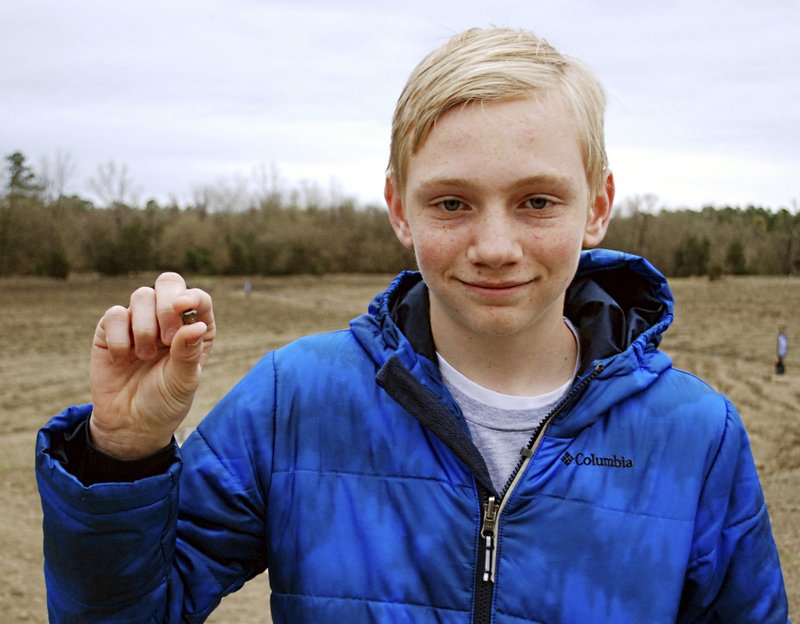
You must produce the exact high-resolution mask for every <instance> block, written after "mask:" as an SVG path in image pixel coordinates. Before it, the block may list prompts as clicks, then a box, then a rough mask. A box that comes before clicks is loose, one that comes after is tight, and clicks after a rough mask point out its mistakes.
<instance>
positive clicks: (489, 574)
mask: <svg viewBox="0 0 800 624" xmlns="http://www.w3.org/2000/svg"><path fill="white" fill-rule="evenodd" d="M496 525H497V499H496V498H495V497H494V496H490V497H489V499H488V500H487V501H486V503H484V505H483V527H482V528H481V537H482V538H483V540H484V550H483V555H484V562H483V581H484V583H493V582H494V570H493V569H492V555H493V554H494V531H495V527H496Z"/></svg>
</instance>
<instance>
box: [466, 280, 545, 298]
mask: <svg viewBox="0 0 800 624" xmlns="http://www.w3.org/2000/svg"><path fill="white" fill-rule="evenodd" d="M459 281H460V282H461V283H462V284H463V285H464V286H466V287H467V288H468V289H470V290H474V291H478V292H481V293H486V294H498V295H500V294H510V293H512V292H514V291H516V290H519V289H521V288H523V287H525V286H527V285H528V284H530V283H532V282H533V280H532V279H530V280H498V281H485V280H459Z"/></svg>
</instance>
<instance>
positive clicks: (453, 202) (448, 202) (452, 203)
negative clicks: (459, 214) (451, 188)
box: [439, 199, 464, 212]
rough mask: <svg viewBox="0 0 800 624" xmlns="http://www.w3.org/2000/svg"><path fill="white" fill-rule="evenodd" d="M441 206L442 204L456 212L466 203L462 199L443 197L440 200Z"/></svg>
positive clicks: (446, 208)
mask: <svg viewBox="0 0 800 624" xmlns="http://www.w3.org/2000/svg"><path fill="white" fill-rule="evenodd" d="M439 206H441V207H442V208H443V209H444V210H445V211H447V212H456V211H457V210H460V209H461V208H462V207H463V206H464V204H463V203H462V202H461V200H460V199H443V200H442V201H440V202H439Z"/></svg>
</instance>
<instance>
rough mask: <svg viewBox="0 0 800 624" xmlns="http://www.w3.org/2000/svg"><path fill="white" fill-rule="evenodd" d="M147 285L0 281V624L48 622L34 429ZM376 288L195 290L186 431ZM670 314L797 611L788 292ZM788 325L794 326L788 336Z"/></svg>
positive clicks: (792, 291) (357, 307) (338, 321)
mask: <svg viewBox="0 0 800 624" xmlns="http://www.w3.org/2000/svg"><path fill="white" fill-rule="evenodd" d="M153 277H154V276H139V277H138V278H137V279H133V278H119V279H104V278H96V277H87V276H78V277H75V278H72V279H70V280H68V281H66V282H61V281H51V280H46V279H33V278H31V279H4V280H0V300H1V301H2V306H0V309H1V310H2V313H3V321H4V322H3V323H2V325H0V344H2V350H0V432H1V433H0V496H1V497H2V500H3V501H4V504H3V506H2V511H1V512H0V524H1V525H2V527H3V529H4V530H3V531H2V533H1V534H0V552H2V553H3V555H2V556H3V560H4V565H3V566H2V570H3V577H2V579H0V611H1V612H2V613H3V614H4V615H3V617H2V620H3V621H8V622H36V623H44V622H46V621H47V613H46V607H45V592H44V580H43V574H42V555H41V540H42V536H41V509H40V506H39V500H38V495H37V492H36V484H35V481H34V474H33V446H34V439H35V433H36V431H37V429H38V428H39V427H40V426H41V425H42V424H43V423H44V422H45V421H46V420H47V419H48V418H49V417H50V416H51V415H53V414H55V413H57V412H58V411H60V410H61V409H62V408H63V407H65V406H66V405H69V404H77V403H84V402H88V400H89V396H88V387H87V381H86V378H87V374H88V357H87V356H88V350H89V345H90V344H91V343H90V341H91V336H92V333H93V331H94V326H95V323H96V322H97V319H98V318H99V317H100V315H101V314H102V312H103V311H104V310H105V308H107V307H108V306H109V305H111V304H113V303H122V304H126V303H127V297H128V293H130V292H131V291H132V290H133V289H134V288H135V287H136V286H138V285H140V284H142V283H148V282H152V279H153ZM387 279H388V278H386V277H385V276H328V277H324V278H314V277H298V278H284V279H256V280H254V281H253V286H254V288H253V292H252V294H251V295H250V296H246V295H245V294H244V291H243V289H242V281H241V280H233V279H229V278H225V279H223V278H219V279H217V278H202V279H196V280H194V281H193V285H197V286H200V287H203V288H206V289H207V290H209V291H210V292H211V294H212V295H213V297H214V301H215V309H216V314H217V319H218V323H219V326H220V335H219V339H218V344H217V346H216V347H215V352H214V354H213V357H212V358H211V360H210V362H209V364H208V366H207V367H206V371H205V373H204V383H203V386H202V389H201V391H200V394H199V396H198V398H197V400H196V402H195V406H194V407H193V409H192V413H191V414H190V415H189V418H188V420H187V427H190V426H192V425H194V424H196V423H197V422H198V420H199V419H200V418H201V417H202V415H203V414H205V413H206V412H207V411H208V409H209V408H210V407H211V406H212V405H213V404H214V403H215V402H216V401H217V400H218V399H219V398H220V397H221V396H222V395H223V394H224V393H225V392H226V391H227V389H228V388H230V387H231V386H232V385H233V384H234V383H235V382H236V381H237V380H238V379H239V378H240V377H241V376H242V375H243V374H244V373H245V372H246V371H247V370H248V369H249V368H250V366H252V365H253V364H254V363H255V361H256V360H257V359H258V358H260V357H261V356H262V355H263V353H265V352H266V351H267V350H269V349H273V348H275V347H278V346H280V345H282V344H284V343H286V342H288V341H289V340H292V339H293V338H295V337H298V336H300V335H303V334H307V333H310V332H316V331H323V330H327V329H333V328H337V327H343V326H345V325H346V323H347V321H348V320H349V319H350V318H352V317H353V316H354V315H356V314H358V313H360V312H362V311H363V310H364V309H365V308H366V305H367V303H368V302H369V300H370V299H371V297H372V296H373V294H374V293H376V292H377V291H378V290H380V289H381V288H382V287H383V286H385V284H386V283H387ZM673 288H674V291H675V294H676V300H677V302H678V304H677V314H676V322H675V325H674V326H673V328H672V329H671V330H670V331H669V332H668V334H667V337H666V338H665V341H664V344H663V345H662V346H663V347H664V349H665V350H666V351H667V352H669V353H670V354H671V355H672V356H673V357H674V359H675V362H676V365H677V366H680V367H681V368H686V369H689V370H692V371H694V372H697V373H698V374H699V375H700V376H701V377H704V378H705V379H706V380H707V381H709V382H710V383H711V384H712V385H714V386H715V387H717V388H718V389H720V390H722V391H724V392H725V393H727V394H728V395H729V396H730V397H731V399H733V401H734V402H735V403H736V405H737V406H738V408H739V410H740V412H741V414H742V418H743V420H744V421H745V424H746V425H747V427H748V430H749V432H750V436H751V442H752V446H753V453H754V455H755V458H756V463H757V465H758V467H759V471H760V474H761V479H762V483H763V486H764V490H765V493H766V497H767V503H768V505H769V509H770V515H771V518H772V523H773V529H774V532H775V537H776V540H777V542H778V546H779V549H780V554H781V561H782V563H783V569H784V576H785V577H786V583H787V590H788V592H789V597H790V602H791V604H792V605H796V604H797V603H798V600H800V414H798V410H797V406H798V404H799V403H800V346H795V345H796V344H797V342H800V341H798V339H797V338H796V337H797V336H800V326H797V323H796V320H795V319H796V310H797V309H798V308H800V281H798V280H793V279H789V278H736V279H733V278H726V279H723V280H719V281H717V282H708V281H705V280H677V281H675V282H674V283H673ZM792 320H794V325H793V324H792V322H791V321H792ZM779 323H785V324H786V325H787V326H788V330H789V333H790V339H793V340H794V344H792V345H791V347H793V350H790V354H789V355H790V357H789V360H788V362H787V373H786V375H784V376H781V377H777V376H775V375H774V374H773V372H772V366H773V360H774V352H775V335H776V330H777V326H778V324H779ZM266 587H267V583H266V578H265V576H261V577H259V578H257V579H255V580H254V581H252V582H250V583H248V585H247V586H245V588H244V589H242V590H241V591H240V592H238V593H237V594H234V595H233V596H230V597H228V598H226V599H225V600H223V603H222V605H221V606H220V608H219V609H218V610H217V612H215V614H214V616H213V617H212V618H211V619H210V620H209V621H210V622H215V623H217V624H221V623H237V622H241V623H244V622H248V623H249V622H269V621H270V619H269V615H268V614H267V604H268V595H267V590H266Z"/></svg>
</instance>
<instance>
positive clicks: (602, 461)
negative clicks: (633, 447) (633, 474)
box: [561, 451, 633, 468]
mask: <svg viewBox="0 0 800 624" xmlns="http://www.w3.org/2000/svg"><path fill="white" fill-rule="evenodd" d="M561 461H562V462H564V465H565V466H569V465H570V464H572V463H574V464H575V465H576V466H599V467H601V468H633V460H632V459H629V458H627V457H625V456H624V455H616V454H614V455H612V456H611V457H600V456H599V455H595V454H594V453H578V454H577V455H572V454H571V453H570V452H569V451H567V452H566V453H564V454H563V455H562V456H561Z"/></svg>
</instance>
